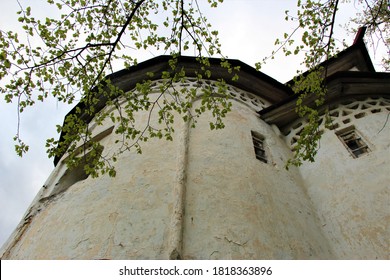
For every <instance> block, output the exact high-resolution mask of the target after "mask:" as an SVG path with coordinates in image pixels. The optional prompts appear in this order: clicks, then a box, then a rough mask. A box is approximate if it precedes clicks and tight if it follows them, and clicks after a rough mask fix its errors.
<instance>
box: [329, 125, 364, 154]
mask: <svg viewBox="0 0 390 280" xmlns="http://www.w3.org/2000/svg"><path fill="white" fill-rule="evenodd" d="M336 135H337V137H338V138H339V139H340V141H341V142H342V143H343V145H344V147H345V148H346V149H347V151H348V152H349V153H350V154H351V155H352V157H353V158H359V157H361V156H363V155H365V154H368V153H369V152H371V149H370V147H369V146H368V144H367V141H366V140H365V139H364V138H363V137H362V135H361V133H360V132H359V131H357V130H356V128H355V127H354V126H350V127H347V128H344V129H342V130H340V131H337V132H336Z"/></svg>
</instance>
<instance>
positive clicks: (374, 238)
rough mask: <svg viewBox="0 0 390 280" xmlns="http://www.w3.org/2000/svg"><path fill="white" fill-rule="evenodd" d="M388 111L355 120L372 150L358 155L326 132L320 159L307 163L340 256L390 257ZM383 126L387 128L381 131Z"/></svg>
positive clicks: (308, 180)
mask: <svg viewBox="0 0 390 280" xmlns="http://www.w3.org/2000/svg"><path fill="white" fill-rule="evenodd" d="M388 113H389V112H387V111H386V110H385V111H382V112H381V113H376V114H368V115H367V116H365V117H363V118H361V119H354V120H353V122H352V123H349V124H347V125H344V126H342V127H340V128H339V129H342V128H344V127H348V126H349V125H351V124H353V125H354V126H355V128H356V129H357V130H358V132H360V134H361V135H362V137H363V138H364V139H365V140H366V141H367V142H368V143H367V144H368V145H369V148H370V149H371V152H370V153H368V154H365V155H363V156H361V157H359V158H353V157H352V156H351V155H350V153H349V152H348V151H347V149H346V148H345V147H344V145H343V144H342V142H341V141H340V140H339V139H338V137H337V136H336V134H335V131H330V130H325V133H324V135H323V138H322V139H321V147H320V149H319V151H318V155H317V157H316V162H315V163H308V164H304V165H303V166H302V167H301V173H302V176H303V180H304V182H305V185H306V187H307V190H308V193H309V195H310V197H311V199H312V201H313V203H314V205H315V206H316V209H317V213H318V216H319V217H320V219H321V226H322V229H323V231H324V234H325V235H326V237H327V238H328V240H329V242H330V244H331V246H332V250H333V251H334V252H335V256H336V258H339V259H389V258H390V255H389V253H390V244H389V241H390V140H389V139H390V124H389V122H386V120H387V118H388ZM381 129H382V130H381Z"/></svg>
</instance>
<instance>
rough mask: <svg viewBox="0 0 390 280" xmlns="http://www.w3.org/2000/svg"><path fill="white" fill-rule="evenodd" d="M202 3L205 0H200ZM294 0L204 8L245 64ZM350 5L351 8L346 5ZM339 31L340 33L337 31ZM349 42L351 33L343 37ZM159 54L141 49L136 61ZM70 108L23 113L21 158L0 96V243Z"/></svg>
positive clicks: (288, 72)
mask: <svg viewBox="0 0 390 280" xmlns="http://www.w3.org/2000/svg"><path fill="white" fill-rule="evenodd" d="M198 1H199V2H206V0H198ZM1 2H2V7H1V9H0V29H2V30H8V29H12V30H17V27H16V24H17V21H16V19H17V16H16V11H17V8H18V6H17V2H16V0H2V1H1ZM42 2H45V0H30V1H21V3H28V5H30V6H32V12H33V13H34V12H38V13H39V14H40V15H42V16H51V15H50V14H47V15H46V14H45V12H46V11H47V10H46V9H43V8H42ZM295 2H296V1H293V0H225V3H223V4H222V5H221V6H220V7H219V8H218V9H213V10H211V11H208V10H207V11H204V12H205V14H207V15H208V19H209V21H210V22H211V23H212V24H213V27H214V29H217V30H219V34H220V38H221V43H222V46H223V47H222V50H223V52H224V54H225V55H227V56H228V57H229V58H234V59H239V60H241V61H243V62H245V63H247V64H249V65H252V66H253V65H254V64H255V62H257V61H261V60H262V58H264V57H265V56H268V55H269V54H270V53H271V51H272V50H273V49H274V45H273V43H274V41H275V39H276V38H278V37H279V38H280V37H282V35H283V33H284V32H289V31H291V30H293V28H294V26H292V25H291V23H286V22H285V21H284V16H285V14H284V11H285V10H294V8H295ZM349 9H350V8H349ZM338 35H339V36H340V34H338ZM341 36H344V37H345V38H346V39H347V42H349V43H352V41H353V36H352V37H346V35H341ZM160 54H161V53H153V54H141V53H140V55H139V57H138V61H143V60H145V59H147V58H151V57H153V56H157V55H160ZM298 67H299V60H298V59H297V58H294V57H291V58H288V59H286V58H283V57H280V58H279V59H277V60H275V61H271V62H269V64H268V65H266V66H265V67H264V68H263V69H262V71H263V72H264V73H265V74H267V75H269V76H271V77H273V78H275V79H276V80H279V81H280V82H286V81H288V80H289V79H291V78H292V77H293V76H294V74H295V72H296V69H297V68H298ZM70 109H71V107H70V106H64V105H63V104H61V103H57V102H56V101H55V100H49V102H45V103H43V104H42V103H41V104H38V103H37V104H36V105H35V106H34V107H33V108H30V109H28V110H27V111H26V112H25V113H23V115H22V120H21V136H22V138H23V139H24V140H25V141H26V142H27V143H28V144H29V145H30V151H29V152H28V153H27V155H25V156H24V157H23V158H19V157H18V156H16V154H15V151H14V143H13V141H12V138H13V136H14V135H15V133H16V127H17V114H16V106H15V104H5V102H4V100H3V97H1V99H0V116H1V120H2V122H1V137H0V213H1V214H0V245H2V244H3V243H4V242H5V241H6V239H7V238H8V237H9V235H10V234H11V232H12V231H13V230H14V229H15V227H16V225H17V224H18V222H19V221H20V219H21V218H22V216H23V214H24V213H25V211H26V210H27V207H28V206H29V204H30V203H31V201H32V200H33V198H34V197H35V195H36V193H37V192H38V190H39V189H40V188H41V187H42V185H43V184H44V183H45V180H46V179H47V177H48V176H49V173H50V172H51V171H52V170H53V163H52V160H51V159H48V158H47V155H46V150H45V147H44V146H45V140H46V139H47V138H51V137H55V138H58V135H57V133H56V131H55V125H56V124H62V122H63V118H64V115H65V114H66V113H67V112H68V111H69V110H70Z"/></svg>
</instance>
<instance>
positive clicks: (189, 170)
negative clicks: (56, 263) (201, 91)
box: [1, 81, 333, 259]
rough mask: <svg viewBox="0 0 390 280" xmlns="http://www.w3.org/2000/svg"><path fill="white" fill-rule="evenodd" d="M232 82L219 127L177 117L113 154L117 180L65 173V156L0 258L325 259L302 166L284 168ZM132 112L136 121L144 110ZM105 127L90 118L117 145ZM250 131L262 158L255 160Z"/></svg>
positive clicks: (271, 131)
mask: <svg viewBox="0 0 390 280" xmlns="http://www.w3.org/2000/svg"><path fill="white" fill-rule="evenodd" d="M190 82H191V81H190ZM156 86H158V85H156ZM186 86H191V85H188V84H187V85H186ZM179 87H180V86H179ZM229 90H230V92H231V95H232V103H233V107H232V112H230V113H229V114H228V115H227V117H226V119H225V120H224V122H225V124H226V128H225V129H223V130H220V131H210V129H209V124H208V120H207V119H208V118H209V117H210V115H209V113H206V114H205V115H204V116H202V117H201V118H200V119H199V121H198V123H197V126H196V128H195V129H190V128H189V126H188V125H187V124H186V123H184V122H183V121H180V119H177V120H176V123H175V134H174V140H173V141H165V140H156V139H150V140H149V141H148V142H145V143H142V149H143V153H142V154H141V155H140V154H137V153H136V152H134V151H132V152H126V153H124V154H122V155H120V156H119V157H118V160H117V162H116V163H115V167H116V170H117V175H116V177H115V178H110V177H108V176H106V175H104V176H101V177H98V178H96V179H94V178H91V177H88V176H85V174H83V172H82V171H80V170H79V171H78V172H75V171H69V170H67V167H66V166H65V165H64V163H63V161H64V159H65V158H66V156H67V155H64V156H63V158H62V159H61V161H60V162H59V163H58V165H57V166H56V168H55V169H54V171H53V173H52V174H51V175H50V177H49V179H48V180H47V182H46V183H45V185H44V187H43V188H42V189H41V191H40V192H39V193H38V195H37V197H36V198H35V200H34V201H33V203H32V205H31V207H30V208H29V209H28V211H27V213H26V216H25V218H24V220H22V222H21V223H20V224H19V226H18V228H17V229H16V231H15V232H14V233H13V235H12V236H11V237H10V239H9V241H8V242H7V243H6V244H5V245H4V247H3V248H2V257H1V258H2V259H323V258H325V259H327V258H332V257H333V255H332V252H331V249H330V246H329V244H328V243H327V240H326V238H324V236H323V234H322V231H321V224H320V223H319V219H318V217H317V214H316V211H315V209H314V207H313V205H312V203H311V201H310V199H309V197H308V195H307V193H306V192H305V189H304V184H303V182H302V180H301V176H300V173H299V172H298V170H297V169H295V168H292V169H291V170H290V171H286V170H285V168H284V165H285V161H286V160H287V158H288V157H290V156H291V152H290V150H289V148H288V145H286V144H285V142H284V141H283V139H282V138H283V137H282V136H281V135H280V133H279V131H278V129H277V128H276V127H273V128H272V127H270V126H268V125H267V124H266V123H265V122H263V121H262V120H260V119H259V117H258V115H257V113H256V112H257V111H259V110H260V109H261V108H262V107H263V106H268V105H269V104H268V103H267V101H266V100H263V99H262V98H260V97H258V96H256V95H253V94H250V93H248V92H244V91H242V90H239V89H237V88H234V87H230V88H229ZM197 102H200V101H195V104H194V105H196V103H197ZM106 109H107V110H109V109H110V108H106ZM136 118H137V119H139V120H140V125H142V124H143V123H145V122H147V121H148V120H149V113H148V112H138V113H137V115H136ZM156 125H157V124H156ZM112 126H113V124H112V123H111V122H109V121H107V122H105V123H104V124H103V126H95V125H94V123H93V121H92V122H91V129H92V133H93V135H94V136H95V137H97V138H96V139H99V141H100V143H101V144H102V145H103V146H104V150H103V152H102V153H103V154H106V155H108V154H110V153H112V152H113V151H114V150H115V149H116V148H118V145H120V143H116V140H118V139H120V138H119V137H120V136H118V135H116V134H115V133H113V131H114V129H115V128H113V127H112ZM253 136H256V137H258V138H259V139H261V140H262V142H263V145H264V146H263V147H264V152H265V156H266V159H267V160H266V161H267V162H263V161H261V160H259V159H257V158H256V153H255V148H254V142H253ZM76 171H77V170H76Z"/></svg>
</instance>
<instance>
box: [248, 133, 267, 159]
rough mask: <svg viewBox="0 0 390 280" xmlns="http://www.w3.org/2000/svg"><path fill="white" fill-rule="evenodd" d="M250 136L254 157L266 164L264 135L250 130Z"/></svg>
mask: <svg viewBox="0 0 390 280" xmlns="http://www.w3.org/2000/svg"><path fill="white" fill-rule="evenodd" d="M251 136H252V145H253V148H254V152H255V156H256V159H257V160H259V161H261V162H263V163H266V164H267V163H268V162H269V159H268V158H269V156H268V152H267V149H266V143H265V137H264V136H263V135H261V134H259V133H257V132H255V131H253V130H251Z"/></svg>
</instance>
